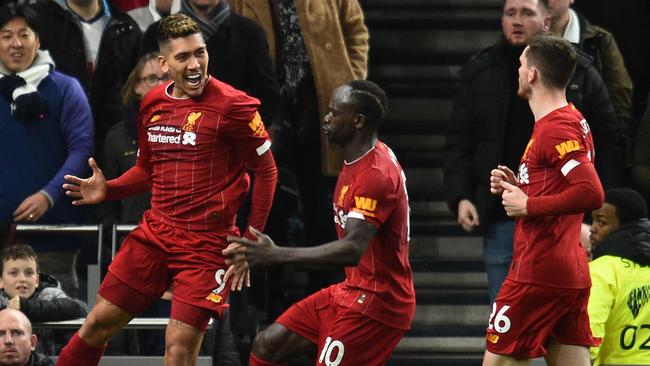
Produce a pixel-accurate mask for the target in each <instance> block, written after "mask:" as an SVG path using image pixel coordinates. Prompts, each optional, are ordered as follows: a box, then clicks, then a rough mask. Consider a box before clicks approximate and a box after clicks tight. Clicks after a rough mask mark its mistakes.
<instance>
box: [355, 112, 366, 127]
mask: <svg viewBox="0 0 650 366" xmlns="http://www.w3.org/2000/svg"><path fill="white" fill-rule="evenodd" d="M367 123H368V120H367V119H366V116H365V115H364V114H362V113H358V114H357V115H356V116H355V117H354V128H357V129H361V128H363V127H364V126H365V125H366V124H367Z"/></svg>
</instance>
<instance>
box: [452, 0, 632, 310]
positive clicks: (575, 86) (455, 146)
mask: <svg viewBox="0 0 650 366" xmlns="http://www.w3.org/2000/svg"><path fill="white" fill-rule="evenodd" d="M549 26H550V18H549V16H548V0H506V1H505V2H504V6H503V15H502V18H501V27H502V30H503V38H502V39H501V40H499V41H497V43H496V44H495V45H493V46H491V47H489V48H486V49H484V50H482V51H481V52H479V54H478V55H476V56H474V57H472V58H471V59H470V60H469V61H468V62H467V63H466V64H465V66H464V67H463V69H462V70H461V84H460V88H459V90H458V94H457V95H456V98H455V100H454V105H453V110H452V115H451V122H450V123H449V127H448V129H447V136H446V138H447V140H446V141H447V151H446V154H445V162H444V181H445V183H444V184H445V194H446V196H447V204H448V206H449V209H450V210H452V212H455V213H456V214H457V216H458V222H459V224H460V225H461V226H462V228H463V229H464V230H465V231H468V232H469V231H473V230H474V229H476V228H478V229H479V230H480V232H481V233H482V234H483V241H484V249H483V250H484V252H483V256H484V259H485V269H486V272H487V277H488V290H489V295H490V302H493V301H494V298H495V296H496V294H497V292H498V290H499V287H500V286H501V283H502V282H503V280H504V279H505V277H506V275H507V274H508V269H509V267H510V262H511V260H512V240H513V230H514V221H513V220H512V219H511V218H508V217H507V216H506V213H505V212H504V210H503V207H502V206H501V204H500V202H501V199H500V198H498V197H493V196H491V195H490V192H489V186H488V185H489V179H488V177H489V176H490V170H491V169H492V168H493V167H495V166H497V165H503V166H508V167H519V162H520V158H521V156H522V154H523V152H524V148H525V147H526V144H527V143H528V140H529V137H530V136H531V133H532V129H533V121H534V119H533V115H532V112H531V110H530V108H529V106H528V104H527V102H526V101H525V100H523V99H521V98H520V97H518V96H517V89H518V76H517V75H518V74H517V70H518V68H519V56H520V55H521V52H522V51H523V49H524V48H525V47H526V45H527V44H528V42H529V40H530V38H531V37H533V36H535V35H537V34H540V33H543V32H545V31H548V29H549ZM567 99H568V101H569V102H571V103H573V104H574V105H575V106H576V108H577V109H578V110H580V111H581V112H582V115H583V116H584V117H585V118H586V120H587V121H588V123H589V126H590V127H591V131H592V134H593V139H594V143H595V145H596V153H595V160H596V170H597V171H598V174H599V176H600V178H601V181H602V182H603V184H604V185H605V187H613V186H620V185H621V184H622V180H623V162H624V153H625V138H624V130H622V129H621V128H620V124H619V123H618V121H617V119H616V115H615V113H614V109H613V108H612V105H611V103H610V102H609V96H608V95H607V90H606V89H605V86H604V84H603V81H602V79H601V78H600V76H599V75H598V72H597V71H596V70H595V69H594V68H593V67H592V66H591V62H590V58H589V57H586V56H585V55H584V54H581V52H578V65H577V66H576V70H575V73H574V74H573V77H572V78H571V81H570V83H569V86H568V87H567Z"/></svg>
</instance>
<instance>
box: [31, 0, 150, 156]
mask: <svg viewBox="0 0 650 366" xmlns="http://www.w3.org/2000/svg"><path fill="white" fill-rule="evenodd" d="M109 3H110V2H109ZM32 6H33V7H34V9H35V10H36V11H37V12H38V14H39V20H38V22H39V24H38V31H39V38H40V41H41V48H43V49H46V50H48V51H50V55H51V56H52V58H53V59H54V62H55V63H56V69H57V70H58V71H60V72H62V73H64V74H67V75H70V76H73V77H75V78H76V79H78V80H79V82H80V83H81V86H82V87H83V88H84V90H85V91H86V95H87V96H88V101H89V102H90V107H91V108H92V111H93V119H94V121H95V142H96V145H95V146H97V147H99V146H101V144H102V143H103V142H104V138H105V137H106V134H107V133H108V130H109V129H110V128H111V126H112V125H113V124H114V123H115V122H117V121H119V119H120V111H121V109H122V108H121V102H120V89H121V88H122V85H123V84H124V81H125V80H126V78H127V77H128V75H129V73H130V72H131V70H132V69H133V67H134V66H135V64H136V62H137V60H138V51H139V49H140V39H141V38H142V34H141V33H140V28H139V27H138V25H137V23H136V22H135V21H134V20H133V19H131V17H129V16H128V15H127V14H125V13H123V12H122V11H120V10H119V9H118V8H116V7H114V6H111V9H110V10H111V15H112V16H111V19H110V21H109V22H108V24H107V25H106V28H105V30H104V33H103V35H102V38H101V41H100V48H99V51H98V54H97V59H96V64H95V68H94V73H93V75H92V80H91V79H90V78H89V75H88V62H87V61H86V51H85V47H84V41H83V32H82V30H81V28H80V27H79V25H78V24H77V21H76V20H75V19H74V18H73V15H72V14H70V12H69V11H67V10H65V9H63V8H62V7H61V6H60V5H59V4H57V3H56V2H55V1H54V0H40V1H38V2H37V3H35V4H33V5H32Z"/></svg>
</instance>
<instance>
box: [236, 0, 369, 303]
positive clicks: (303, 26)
mask: <svg viewBox="0 0 650 366" xmlns="http://www.w3.org/2000/svg"><path fill="white" fill-rule="evenodd" d="M230 4H231V6H232V7H233V9H234V11H235V12H236V13H238V14H241V15H244V16H246V17H249V18H251V19H253V20H254V21H255V22H257V23H258V24H260V25H261V26H262V27H263V28H264V30H265V31H266V39H267V41H268V44H269V49H270V53H271V57H272V59H273V60H274V62H275V67H276V70H277V74H278V80H279V82H280V89H281V96H282V100H281V111H280V117H279V120H278V122H279V123H277V124H276V125H275V126H272V127H271V130H272V134H273V137H274V140H273V144H274V154H275V156H276V161H277V162H278V166H280V167H282V168H288V169H289V170H290V171H291V172H292V173H293V175H294V176H295V178H296V180H297V183H298V184H297V185H298V191H299V194H300V200H301V204H300V206H302V208H303V210H302V219H303V223H304V234H305V235H304V236H305V237H304V242H308V243H320V242H323V241H330V240H336V231H335V227H334V225H332V223H331V215H332V206H331V205H330V202H332V201H333V199H332V194H333V192H334V188H335V183H336V176H337V175H338V173H339V170H340V169H341V165H342V163H343V158H342V155H341V149H340V148H339V147H338V146H336V145H332V144H328V143H327V139H326V137H325V135H323V134H322V133H321V125H322V123H323V121H324V118H325V115H326V114H327V110H328V109H327V107H328V103H329V98H330V96H331V95H332V93H333V92H334V90H335V89H336V88H337V87H339V86H340V85H343V84H345V83H347V82H349V81H351V80H355V79H365V78H366V76H367V73H368V29H367V28H366V26H365V24H364V15H363V11H362V9H361V6H360V4H359V1H358V0H340V1H336V0H324V1H312V2H309V1H305V0H272V1H269V0H230ZM280 184H281V185H284V184H286V182H280ZM277 204H278V205H279V204H281V203H280V202H278V203H277ZM273 219H274V218H273V216H272V217H271V222H273ZM269 230H273V226H272V225H270V226H269ZM279 234H282V236H286V234H285V233H279ZM271 235H274V237H276V238H281V237H282V236H279V235H277V234H276V233H271ZM301 241H302V240H301ZM339 273H340V271H336V274H334V273H332V272H322V271H313V272H311V273H310V276H309V283H308V286H307V288H306V289H305V294H309V293H312V292H314V291H316V290H319V289H321V288H323V287H327V286H329V285H330V284H331V283H333V282H335V281H337V280H338V279H337V278H336V277H337V276H338V274H339Z"/></svg>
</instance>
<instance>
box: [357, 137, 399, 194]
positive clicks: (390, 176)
mask: <svg viewBox="0 0 650 366" xmlns="http://www.w3.org/2000/svg"><path fill="white" fill-rule="evenodd" d="M360 163H362V169H360V172H359V175H360V176H361V177H362V178H361V181H364V182H367V183H371V184H395V183H396V181H397V180H399V177H400V175H401V174H400V168H399V163H398V162H397V158H396V157H395V154H394V153H393V151H392V150H391V149H390V148H389V147H388V146H387V145H386V144H384V143H383V142H381V141H378V142H377V144H375V147H374V149H373V150H372V151H370V152H369V153H368V156H366V157H365V158H364V159H362V161H360Z"/></svg>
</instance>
